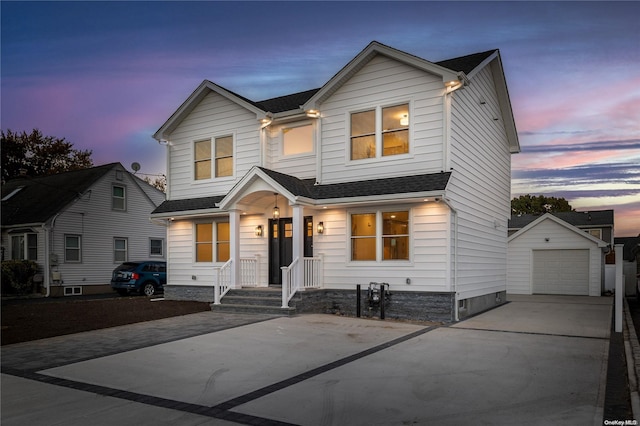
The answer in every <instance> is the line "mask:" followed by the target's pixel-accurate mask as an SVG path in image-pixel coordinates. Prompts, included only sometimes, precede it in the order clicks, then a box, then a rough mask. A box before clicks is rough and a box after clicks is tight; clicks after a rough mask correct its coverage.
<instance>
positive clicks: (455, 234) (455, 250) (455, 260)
mask: <svg viewBox="0 0 640 426" xmlns="http://www.w3.org/2000/svg"><path fill="white" fill-rule="evenodd" d="M442 201H443V202H444V203H445V204H446V205H447V207H449V210H451V213H453V293H454V319H455V321H456V322H457V321H460V317H459V315H458V211H457V210H456V209H455V208H454V207H453V206H452V205H451V201H450V200H449V199H447V198H444V197H443V198H442Z"/></svg>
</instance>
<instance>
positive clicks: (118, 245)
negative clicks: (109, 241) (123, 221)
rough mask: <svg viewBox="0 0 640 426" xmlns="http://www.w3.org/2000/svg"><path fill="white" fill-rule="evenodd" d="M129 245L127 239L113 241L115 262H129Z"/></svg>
mask: <svg viewBox="0 0 640 426" xmlns="http://www.w3.org/2000/svg"><path fill="white" fill-rule="evenodd" d="M128 252H129V244H128V241H127V239H126V238H118V237H116V238H114V239H113V260H114V262H115V263H120V262H126V261H127V260H128V257H129V256H128Z"/></svg>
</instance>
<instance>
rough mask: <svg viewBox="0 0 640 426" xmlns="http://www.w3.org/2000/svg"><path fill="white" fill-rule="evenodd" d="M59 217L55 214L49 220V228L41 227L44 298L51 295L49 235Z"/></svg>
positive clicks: (51, 239) (51, 240)
mask: <svg viewBox="0 0 640 426" xmlns="http://www.w3.org/2000/svg"><path fill="white" fill-rule="evenodd" d="M58 216H60V213H56V215H55V216H53V219H51V226H49V227H47V225H46V224H45V225H42V229H43V230H44V265H45V268H46V269H47V270H46V273H45V274H44V287H45V289H46V293H45V295H44V297H49V296H50V295H51V252H52V251H53V238H52V237H51V233H53V228H54V227H55V224H56V219H57V218H58Z"/></svg>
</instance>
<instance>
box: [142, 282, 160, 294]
mask: <svg viewBox="0 0 640 426" xmlns="http://www.w3.org/2000/svg"><path fill="white" fill-rule="evenodd" d="M140 293H142V294H143V295H144V296H147V297H151V296H153V295H154V294H155V293H156V288H155V286H154V285H153V283H144V284H143V285H142V288H141V289H140Z"/></svg>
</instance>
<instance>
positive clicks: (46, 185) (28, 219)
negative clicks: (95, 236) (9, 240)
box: [2, 163, 124, 227]
mask: <svg viewBox="0 0 640 426" xmlns="http://www.w3.org/2000/svg"><path fill="white" fill-rule="evenodd" d="M116 167H120V168H122V169H123V170H124V168H123V167H122V165H121V164H120V163H110V164H105V165H103V166H98V167H92V168H89V169H82V170H75V171H71V172H65V173H59V174H56V175H51V176H42V177H35V178H18V179H12V180H11V181H9V182H7V183H6V184H5V185H2V197H3V198H4V197H5V196H6V195H7V194H9V193H11V192H13V191H14V190H15V189H16V188H18V187H22V190H20V191H19V192H17V193H15V194H14V195H13V196H12V197H10V198H8V199H7V200H6V201H2V226H3V227H4V226H12V225H20V224H37V223H44V222H46V221H47V220H48V219H50V218H51V217H53V216H54V215H55V214H56V213H58V212H60V211H61V210H62V209H63V208H64V207H66V206H67V205H68V204H69V203H71V202H73V201H75V200H76V199H77V198H79V197H81V196H82V195H83V194H84V193H86V191H87V190H89V189H90V188H91V186H92V185H93V184H94V183H96V182H97V181H98V180H99V179H100V178H102V177H103V176H104V175H105V174H107V173H108V172H109V171H110V170H112V169H114V168H116Z"/></svg>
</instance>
